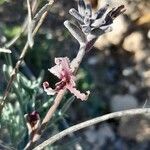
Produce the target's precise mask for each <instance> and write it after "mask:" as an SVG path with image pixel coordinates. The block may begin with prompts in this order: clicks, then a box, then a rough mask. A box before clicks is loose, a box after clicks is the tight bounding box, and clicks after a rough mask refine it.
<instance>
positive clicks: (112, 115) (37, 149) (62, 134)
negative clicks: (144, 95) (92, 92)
mask: <svg viewBox="0 0 150 150" xmlns="http://www.w3.org/2000/svg"><path fill="white" fill-rule="evenodd" d="M147 113H150V108H140V109H130V110H124V111H119V112H114V113H110V114H107V115H103V116H100V117H96V118H94V119H90V120H88V121H85V122H82V123H79V124H77V125H74V126H72V127H70V128H68V129H65V130H63V131H62V132H59V133H58V134H56V135H54V136H52V137H50V138H49V139H48V140H46V141H44V142H43V143H42V144H40V145H38V146H37V147H35V148H34V149H33V150H41V149H43V148H44V147H46V146H48V145H50V144H53V143H55V142H56V141H58V140H60V139H62V138H63V137H65V136H66V135H68V134H71V133H73V132H76V131H78V130H81V129H83V128H86V127H89V126H91V125H95V124H97V123H100V122H103V121H106V120H109V119H113V118H118V117H124V116H132V115H138V114H147Z"/></svg>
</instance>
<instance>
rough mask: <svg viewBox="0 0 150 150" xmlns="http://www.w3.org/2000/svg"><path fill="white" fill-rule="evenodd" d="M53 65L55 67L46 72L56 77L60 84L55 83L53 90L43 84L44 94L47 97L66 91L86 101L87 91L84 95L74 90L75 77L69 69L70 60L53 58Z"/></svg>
mask: <svg viewBox="0 0 150 150" xmlns="http://www.w3.org/2000/svg"><path fill="white" fill-rule="evenodd" d="M55 64H56V65H55V66H54V67H52V68H51V69H48V70H49V71H50V72H51V73H52V74H54V75H55V76H57V77H58V78H59V79H60V82H58V83H56V87H55V89H52V88H51V87H49V83H48V82H44V83H43V87H44V90H45V92H46V93H47V94H48V95H54V94H55V93H58V92H59V91H60V90H63V89H68V90H69V91H70V92H71V93H73V94H74V95H75V96H76V97H77V98H79V99H81V100H86V99H87V97H88V95H89V91H87V94H84V93H80V91H78V90H77V89H76V83H75V76H74V75H73V71H72V69H71V67H70V60H69V59H68V58H67V57H61V58H55Z"/></svg>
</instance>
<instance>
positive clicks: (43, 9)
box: [33, 3, 51, 21]
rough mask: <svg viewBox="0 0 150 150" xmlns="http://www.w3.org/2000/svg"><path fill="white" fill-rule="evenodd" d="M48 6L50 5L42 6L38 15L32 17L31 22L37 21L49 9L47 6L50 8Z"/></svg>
mask: <svg viewBox="0 0 150 150" xmlns="http://www.w3.org/2000/svg"><path fill="white" fill-rule="evenodd" d="M50 5H51V4H50V3H48V4H46V5H44V6H43V7H42V8H41V9H40V10H39V11H38V13H37V14H36V15H35V16H34V18H33V20H34V21H38V20H39V19H40V18H41V16H42V15H43V14H44V13H45V12H46V11H47V10H48V9H49V6H50Z"/></svg>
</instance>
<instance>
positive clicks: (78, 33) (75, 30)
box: [64, 20, 86, 44]
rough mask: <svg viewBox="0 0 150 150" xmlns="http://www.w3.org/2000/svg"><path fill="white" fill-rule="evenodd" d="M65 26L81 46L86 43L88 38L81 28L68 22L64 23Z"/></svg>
mask: <svg viewBox="0 0 150 150" xmlns="http://www.w3.org/2000/svg"><path fill="white" fill-rule="evenodd" d="M64 25H65V27H66V28H67V29H68V30H69V32H70V33H71V34H72V35H73V36H74V38H75V39H76V40H77V41H78V42H79V43H80V44H81V43H86V37H85V35H84V33H83V32H82V30H81V29H80V28H79V27H77V26H76V25H75V24H73V23H71V22H69V21H68V20H67V21H65V22H64Z"/></svg>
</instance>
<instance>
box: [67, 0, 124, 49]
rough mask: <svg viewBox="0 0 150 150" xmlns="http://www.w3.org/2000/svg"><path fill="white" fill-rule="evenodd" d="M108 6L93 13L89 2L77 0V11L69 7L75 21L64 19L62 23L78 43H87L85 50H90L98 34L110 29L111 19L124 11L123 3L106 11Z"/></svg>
mask: <svg viewBox="0 0 150 150" xmlns="http://www.w3.org/2000/svg"><path fill="white" fill-rule="evenodd" d="M108 7H109V5H108V4H106V5H105V6H103V7H102V8H100V9H99V10H98V11H97V12H95V13H94V12H92V8H91V5H90V4H85V2H84V1H83V0H79V3H78V11H77V10H76V9H74V8H72V9H70V11H69V13H70V14H71V15H72V16H73V17H74V18H75V20H76V21H77V23H76V22H75V23H72V22H70V21H65V22H64V25H65V26H66V28H67V29H68V30H69V31H70V33H71V34H72V35H73V36H74V37H75V38H76V39H77V40H78V42H79V43H80V45H81V44H83V43H84V44H86V45H87V48H86V50H90V48H91V47H92V46H93V44H94V42H95V41H96V39H97V37H98V36H100V35H102V34H104V33H106V32H109V31H111V30H112V29H111V26H110V25H111V24H112V23H113V20H114V19H115V18H116V17H117V16H119V15H120V14H122V13H123V12H124V11H125V9H124V5H121V6H119V7H117V8H113V9H112V10H110V11H108Z"/></svg>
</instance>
